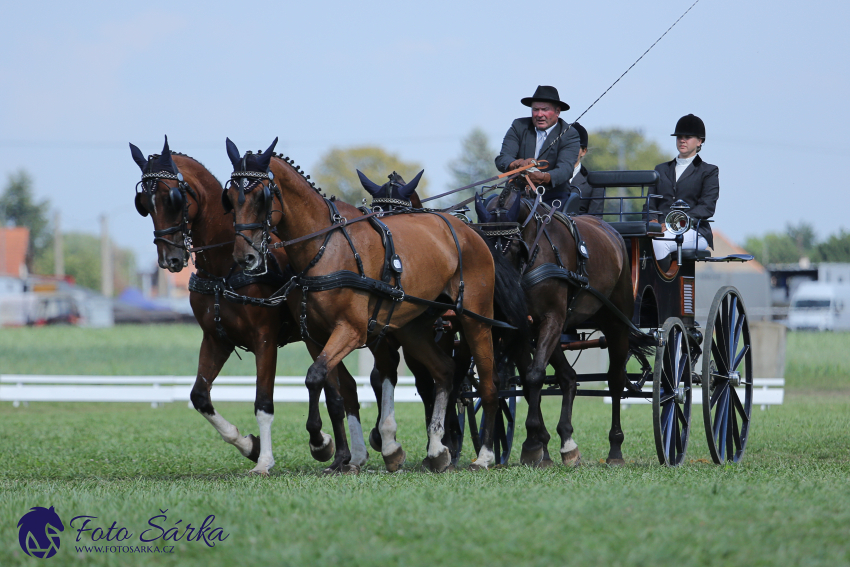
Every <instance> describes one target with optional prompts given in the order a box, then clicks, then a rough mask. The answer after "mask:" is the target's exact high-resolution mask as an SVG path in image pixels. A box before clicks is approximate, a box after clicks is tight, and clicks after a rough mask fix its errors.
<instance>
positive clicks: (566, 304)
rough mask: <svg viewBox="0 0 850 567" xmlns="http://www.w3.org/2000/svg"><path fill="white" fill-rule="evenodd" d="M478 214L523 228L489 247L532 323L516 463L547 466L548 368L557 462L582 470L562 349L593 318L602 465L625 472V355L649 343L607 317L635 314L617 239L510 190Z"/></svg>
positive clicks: (606, 229)
mask: <svg viewBox="0 0 850 567" xmlns="http://www.w3.org/2000/svg"><path fill="white" fill-rule="evenodd" d="M476 211H477V212H478V215H479V221H480V222H485V223H486V222H491V221H500V222H507V223H511V222H516V223H519V226H520V227H522V228H521V229H520V230H519V231H518V232H519V234H518V235H516V236H513V237H511V236H510V235H500V236H496V237H493V238H492V239H491V245H493V246H496V247H497V248H498V249H499V250H500V251H501V252H502V253H504V254H505V255H506V256H507V257H508V258H510V259H511V261H512V262H514V264H515V265H516V266H517V267H519V269H520V271H521V273H522V274H523V287H524V288H525V289H526V301H527V304H528V308H529V313H530V315H531V317H532V320H533V325H532V335H533V336H534V337H536V339H537V341H536V345H535V348H534V357H533V362H532V363H531V366H530V367H529V368H528V371H527V372H526V376H525V378H524V384H523V386H524V392H525V399H526V400H527V402H528V416H527V418H526V430H527V438H526V440H525V441H524V442H523V445H522V453H521V457H520V461H521V462H522V463H523V464H526V465H531V466H544V467H545V466H548V465H549V464H551V460H550V459H549V455H548V449H547V445H548V443H549V438H550V436H549V432H548V431H547V430H546V426H545V424H544V423H543V415H542V412H541V410H540V398H541V390H542V387H543V384H544V381H545V379H546V366H547V364H551V365H552V366H553V368H554V369H555V377H556V380H557V382H558V384H559V386H560V388H561V391H562V392H563V397H562V402H561V415H560V419H559V422H558V427H557V431H558V434H559V435H560V437H561V447H560V453H561V461H562V463H563V464H564V465H565V466H577V465H579V464H580V462H581V453H580V451H579V449H578V444H577V443H576V441H575V438H574V436H573V433H574V430H573V425H572V408H573V401H574V399H575V394H576V377H577V376H576V372H575V370H574V369H573V368H572V367H571V366H570V364H569V363H568V362H567V359H566V357H565V356H564V353H563V350H562V349H561V348H560V343H561V334H562V333H563V332H564V331H565V329H574V328H576V327H577V326H579V325H581V324H583V323H587V322H588V320H590V319H591V318H593V322H592V324H593V325H594V326H595V327H596V328H598V330H600V331H602V333H603V334H604V336H605V339H606V341H607V343H608V357H609V366H608V376H607V377H608V389H609V391H610V395H611V399H612V401H613V404H612V412H611V429H610V431H609V433H608V441H609V444H610V449H609V452H608V458H607V459H606V462H607V463H608V464H610V465H623V464H625V460H624V459H623V453H622V444H623V440H624V438H625V436H624V434H623V430H622V427H621V425H620V397H621V395H622V392H623V388H624V387H625V385H626V380H627V379H626V362H627V360H628V358H629V355H630V353H636V354H639V355H642V356H645V355H646V354H647V349H649V348H650V347H651V346H654V341H653V340H652V339H651V338H650V337H647V336H642V335H638V334H636V333H635V332H634V331H633V329H632V328H630V326H629V325H628V324H627V323H626V322H625V320H624V319H623V318H621V317H618V316H616V315H615V313H614V312H612V310H611V307H613V308H614V309H616V310H618V311H619V312H620V313H621V314H622V315H623V316H624V317H625V318H626V319H627V320H631V317H632V314H633V311H634V302H635V299H634V292H633V291H632V282H631V271H630V266H629V258H628V254H627V250H626V245H625V242H624V240H623V237H622V236H621V235H620V234H619V233H618V232H617V231H615V230H614V229H613V228H612V227H611V225H609V224H608V223H606V222H604V221H603V220H601V219H599V218H596V217H594V216H589V215H585V216H577V217H571V216H569V217H568V216H566V215H560V214H553V213H555V211H552V210H551V209H550V207H549V206H548V205H546V204H544V203H539V204H537V206H535V205H534V204H533V203H532V202H531V201H529V200H527V199H522V198H521V193H520V192H519V191H516V190H514V188H513V186H512V184H511V183H509V184H508V185H507V186H506V187H505V189H504V190H503V191H502V193H501V194H500V195H499V196H498V198H493V199H491V200H490V202H489V204H488V205H487V206H485V205H484V203H483V202H482V200H481V199H480V197H478V198H477V200H476ZM529 217H531V218H529ZM571 225H572V226H571ZM588 286H589V287H588ZM589 289H592V290H596V292H598V293H599V294H600V295H601V296H603V297H605V298H606V299H607V301H608V302H610V305H609V306H605V305H604V303H603V300H601V299H600V298H599V297H597V296H596V294H595V293H591V292H590V291H589Z"/></svg>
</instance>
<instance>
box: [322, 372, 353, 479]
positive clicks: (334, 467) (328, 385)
mask: <svg viewBox="0 0 850 567" xmlns="http://www.w3.org/2000/svg"><path fill="white" fill-rule="evenodd" d="M344 368H345V365H344V364H343V363H342V362H340V363H339V364H337V366H336V368H334V369H333V370H329V371H328V376H327V380H326V381H325V388H324V389H325V405H326V406H327V408H328V415H329V416H330V418H331V426H332V427H333V432H334V439H336V452H335V453H334V459H333V462H332V463H331V465H330V466H329V467H328V468H326V469H325V470H324V471H323V472H324V473H325V474H335V473H340V472H343V471H344V472H346V473H354V474H356V473H359V472H360V467H359V466H358V467H352V466H351V465H350V462H351V450H350V449H349V447H348V439H347V438H346V434H345V422H346V419H345V399H344V398H343V396H342V395H341V393H340V383H339V370H340V369H344ZM348 393H349V394H351V391H350V390H348ZM349 403H357V389H356V388H355V389H354V399H353V400H349Z"/></svg>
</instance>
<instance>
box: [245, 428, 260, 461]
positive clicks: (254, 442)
mask: <svg viewBox="0 0 850 567" xmlns="http://www.w3.org/2000/svg"><path fill="white" fill-rule="evenodd" d="M245 437H247V438H248V439H250V440H251V452H250V453H248V454H247V455H245V458H247V459H249V460H251V461H252V462H255V463H256V462H257V460H258V459H259V458H260V438H259V437H257V436H256V435H251V434H250V433H249V434H248V435H246V436H245Z"/></svg>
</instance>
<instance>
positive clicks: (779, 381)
mask: <svg viewBox="0 0 850 567" xmlns="http://www.w3.org/2000/svg"><path fill="white" fill-rule="evenodd" d="M784 386H785V378H753V404H754V405H760V406H761V409H762V410H765V409H767V407H768V406H780V405H782V402H784V401H785V388H784ZM735 389H736V390H737V391H738V395H739V396H740V397H741V399H743V397H744V389H743V388H735ZM643 391H644V392H650V393H652V384H646V385H644V387H643ZM604 400H605V403H606V404H610V403H611V398H604ZM620 403H621V404H623V405H626V406H628V405H629V404H651V403H652V398H646V399H644V398H626V399H625V400H621V402H620ZM691 403H692V404H700V405H701V404H702V387H701V386H695V387H694V389H693V393H692V394H691Z"/></svg>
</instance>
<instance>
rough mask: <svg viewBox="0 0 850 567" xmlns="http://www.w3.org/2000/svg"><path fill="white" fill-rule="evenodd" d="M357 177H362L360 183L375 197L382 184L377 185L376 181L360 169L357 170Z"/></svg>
mask: <svg viewBox="0 0 850 567" xmlns="http://www.w3.org/2000/svg"><path fill="white" fill-rule="evenodd" d="M357 177H359V178H360V184H361V185H362V186H363V188H364V189H365V190H366V191H367V192H368V193H369V194H370V195H372V196H373V197H374V196H375V195H377V194H378V192H379V191H380V190H381V186H380V185H377V184H376V183H375V182H373V181H370V180H369V178H368V177H366V176H365V175H363V172H362V171H360V170H359V169H358V170H357Z"/></svg>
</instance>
